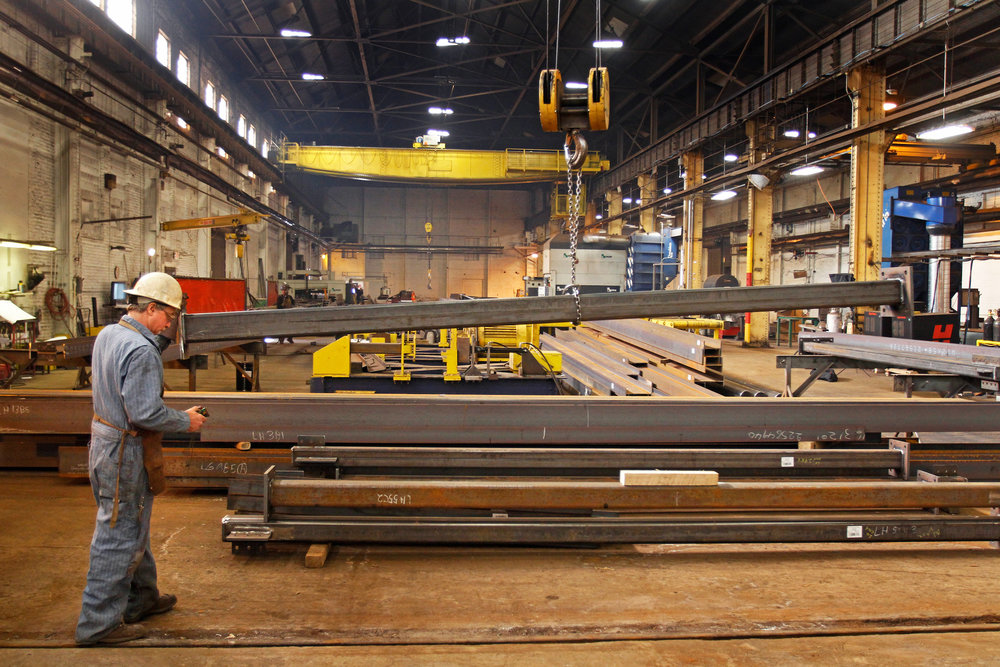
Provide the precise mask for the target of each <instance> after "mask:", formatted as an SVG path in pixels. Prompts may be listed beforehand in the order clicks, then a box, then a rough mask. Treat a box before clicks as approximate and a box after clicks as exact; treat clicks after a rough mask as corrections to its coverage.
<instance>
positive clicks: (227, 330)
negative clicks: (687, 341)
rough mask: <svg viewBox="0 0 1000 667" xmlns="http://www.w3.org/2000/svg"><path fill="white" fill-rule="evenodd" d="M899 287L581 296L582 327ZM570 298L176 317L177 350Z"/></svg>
mask: <svg viewBox="0 0 1000 667" xmlns="http://www.w3.org/2000/svg"><path fill="white" fill-rule="evenodd" d="M902 299H903V290H902V283H901V282H900V281H897V280H876V281H869V282H854V283H823V284H815V285H777V286H774V285H768V286H759V287H723V288H713V289H698V290H676V291H655V292H628V293H624V294H583V295H581V296H580V312H579V316H580V319H582V320H621V319H628V318H633V317H674V316H678V315H696V314H701V313H730V312H749V311H762V310H780V309H783V308H788V307H790V306H794V307H796V308H827V307H837V306H859V305H897V304H900V303H902ZM577 315H578V313H577V304H576V300H575V299H574V298H573V296H571V295H562V296H546V297H530V298H520V299H476V300H463V301H434V302H425V303H410V304H380V305H373V306H353V307H352V306H345V307H326V308H289V309H285V310H251V311H242V312H230V313H199V314H184V315H183V316H182V318H181V326H180V330H181V333H180V340H181V346H182V348H184V347H186V346H188V345H190V344H192V343H199V342H208V341H223V340H234V339H245V338H248V337H254V336H259V337H263V336H265V335H268V336H339V335H343V334H349V333H356V332H367V331H410V330H415V329H440V328H450V327H468V326H490V325H499V324H532V323H544V322H564V321H574V320H576V319H577Z"/></svg>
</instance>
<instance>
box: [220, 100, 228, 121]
mask: <svg viewBox="0 0 1000 667" xmlns="http://www.w3.org/2000/svg"><path fill="white" fill-rule="evenodd" d="M219 118H221V119H222V120H224V121H226V122H227V123H228V122H229V100H228V99H227V98H226V96H225V95H219Z"/></svg>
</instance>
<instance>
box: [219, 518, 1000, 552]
mask: <svg viewBox="0 0 1000 667" xmlns="http://www.w3.org/2000/svg"><path fill="white" fill-rule="evenodd" d="M248 536H249V537H250V539H246V538H247V537H248ZM222 537H223V541H228V542H233V543H238V542H256V543H260V542H283V541H293V542H313V543H323V542H335V543H347V542H362V543H390V544H392V543H396V544H399V543H409V544H442V543H460V544H553V545H556V544H616V543H617V544H655V543H671V544H680V543H691V544H711V543H726V542H919V541H977V542H978V541H996V540H997V539H998V538H1000V519H996V518H985V517H948V518H940V517H937V518H935V517H924V518H912V519H866V518H863V517H859V518H856V519H846V520H844V519H840V520H812V521H780V520H771V521H768V520H760V521H729V520H726V519H720V520H711V521H673V520H669V519H668V520H664V519H646V520H637V519H594V518H586V519H514V518H493V519H490V518H477V519H428V518H426V517H421V518H419V519H406V518H394V519H390V520H377V519H368V520H365V519H362V520H354V519H343V520H342V519H324V520H320V521H301V520H282V521H271V522H269V523H264V522H262V521H261V519H260V517H259V516H253V515H248V516H227V517H225V518H224V519H223V522H222Z"/></svg>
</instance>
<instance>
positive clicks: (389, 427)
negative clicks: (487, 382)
mask: <svg viewBox="0 0 1000 667" xmlns="http://www.w3.org/2000/svg"><path fill="white" fill-rule="evenodd" d="M166 402H167V404H168V405H170V406H171V407H174V408H178V409H185V408H188V407H190V406H192V405H204V406H206V407H207V408H208V410H209V414H210V416H209V418H208V421H207V422H206V423H205V427H204V428H203V429H202V431H201V434H200V439H201V441H203V442H238V441H244V440H246V441H250V442H253V443H257V444H268V443H296V442H298V439H299V437H300V436H319V437H320V438H322V439H323V441H325V442H326V443H331V444H351V445H364V444H401V445H406V444H411V445H421V444H426V445H436V446H443V445H461V446H480V445H482V446H499V445H505V444H506V445H516V446H524V445H542V446H571V445H592V444H608V445H629V444H632V445H643V446H646V445H656V444H672V443H681V442H798V441H803V440H820V441H840V442H851V441H857V440H861V439H863V438H864V437H865V435H866V434H867V433H875V434H878V433H883V432H906V431H920V432H949V431H957V432H969V431H993V430H996V428H997V426H996V425H997V424H1000V403H998V402H996V401H970V400H962V399H932V398H909V399H905V398H865V399H843V398H841V399H838V398H772V397H763V398H753V397H719V398H686V397H645V396H632V397H580V396H535V397H518V396H489V397H487V396H442V395H433V396H430V395H421V396H412V395H358V394H267V393H245V394H240V393H224V394H213V393H200V392H199V393H190V392H167V394H166ZM92 415H93V407H92V404H91V398H90V394H89V393H88V392H77V391H32V392H13V391H0V435H3V434H12V435H13V434H51V433H71V434H85V433H89V432H90V422H91V417H92Z"/></svg>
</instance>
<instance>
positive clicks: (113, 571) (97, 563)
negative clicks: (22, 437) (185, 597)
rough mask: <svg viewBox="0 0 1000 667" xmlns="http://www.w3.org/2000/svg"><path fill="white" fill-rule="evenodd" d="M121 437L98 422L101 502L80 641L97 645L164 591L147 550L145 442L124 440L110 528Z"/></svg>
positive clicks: (96, 468) (95, 463)
mask: <svg viewBox="0 0 1000 667" xmlns="http://www.w3.org/2000/svg"><path fill="white" fill-rule="evenodd" d="M120 443H122V434H121V433H119V432H118V431H116V430H114V429H112V428H110V427H108V426H104V425H103V424H98V423H94V425H93V429H92V439H91V442H90V470H91V472H90V486H91V488H92V489H93V492H94V500H95V501H97V522H96V525H95V527H94V537H93V539H92V540H91V543H90V572H89V573H88V575H87V588H86V589H85V590H84V592H83V608H82V610H81V611H80V620H79V621H78V624H77V627H76V641H77V642H79V643H81V644H86V643H91V642H95V641H97V640H98V639H100V638H101V637H103V636H104V635H106V634H108V633H109V632H111V631H112V630H114V629H115V628H116V627H118V625H119V624H120V623H121V622H122V617H123V616H135V615H138V614H140V613H141V612H142V611H143V610H145V609H147V608H149V607H151V606H152V605H153V603H154V602H156V600H157V598H158V597H159V596H160V592H159V590H158V589H157V587H156V562H155V561H154V560H153V553H152V551H150V548H149V520H150V516H151V514H152V510H153V493H152V491H150V490H149V483H148V482H147V478H146V470H145V468H143V465H142V443H141V442H140V441H139V438H138V437H133V436H126V437H125V439H124V447H125V449H124V452H123V457H122V462H121V477H120V479H119V481H118V482H117V483H118V517H117V519H116V521H115V525H114V527H112V526H111V514H112V511H113V510H114V498H115V484H116V478H118V477H119V475H118V450H119V448H120V446H121V444H120Z"/></svg>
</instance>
